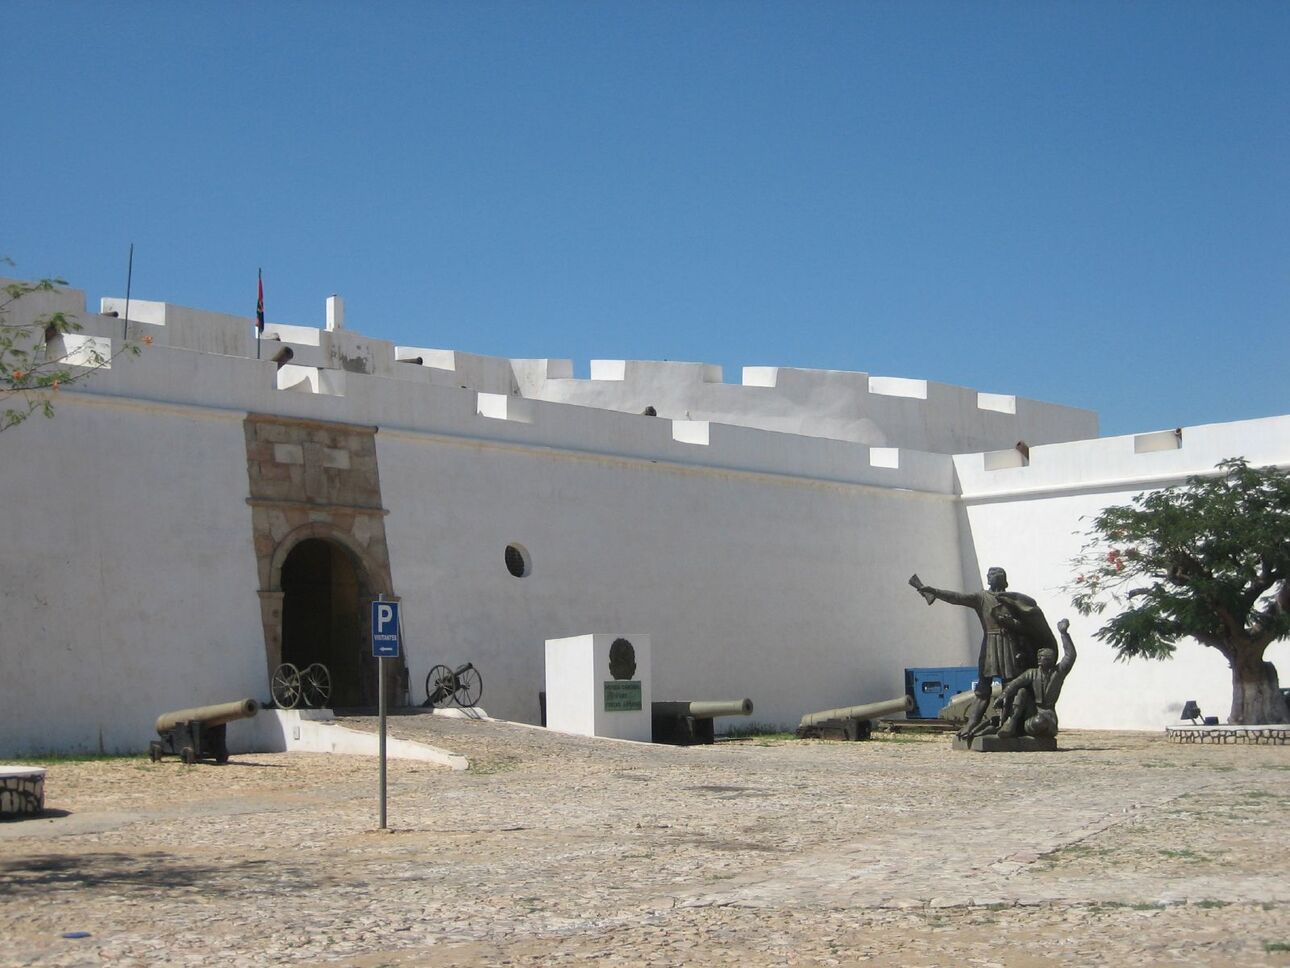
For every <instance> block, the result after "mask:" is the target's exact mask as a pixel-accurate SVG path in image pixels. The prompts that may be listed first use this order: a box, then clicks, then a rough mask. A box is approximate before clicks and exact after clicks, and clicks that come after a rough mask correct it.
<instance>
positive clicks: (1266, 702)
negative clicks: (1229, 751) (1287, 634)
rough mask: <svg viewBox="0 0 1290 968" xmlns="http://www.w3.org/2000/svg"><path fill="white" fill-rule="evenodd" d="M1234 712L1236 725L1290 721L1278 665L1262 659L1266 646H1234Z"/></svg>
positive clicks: (1232, 718) (1232, 719) (1233, 721)
mask: <svg viewBox="0 0 1290 968" xmlns="http://www.w3.org/2000/svg"><path fill="white" fill-rule="evenodd" d="M1230 661H1231V664H1232V715H1231V716H1229V717H1228V720H1227V721H1228V722H1229V723H1231V724H1232V725H1233V726H1256V725H1262V724H1265V723H1286V722H1290V710H1287V708H1286V701H1285V699H1284V698H1283V697H1282V695H1281V688H1280V683H1279V681H1278V678H1277V667H1276V666H1274V665H1273V664H1272V663H1271V662H1264V661H1263V650H1262V649H1259V650H1257V651H1256V650H1254V649H1248V648H1247V649H1240V648H1237V649H1235V650H1233V655H1232V657H1231V659H1230Z"/></svg>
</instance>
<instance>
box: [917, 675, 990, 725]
mask: <svg viewBox="0 0 1290 968" xmlns="http://www.w3.org/2000/svg"><path fill="white" fill-rule="evenodd" d="M975 685H976V666H939V667H936V668H927V669H906V670H905V692H907V693H909V695H911V696H913V697H914V708H913V710H911V711H910V713H909V718H910V719H935V718H936V714H937V713H939V712H940V711H941V710H942V709H944V708H945V707H946V706H947V705H948V704H949V701H950V699H951V698H952V697H954V696H956V695H958V694H959V693H960V692H967V691H968V690H969V689H971V688H972V687H973V686H975Z"/></svg>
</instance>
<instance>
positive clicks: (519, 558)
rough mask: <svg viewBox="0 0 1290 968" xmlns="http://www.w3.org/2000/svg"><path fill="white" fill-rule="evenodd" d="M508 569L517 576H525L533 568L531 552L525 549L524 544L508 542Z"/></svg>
mask: <svg viewBox="0 0 1290 968" xmlns="http://www.w3.org/2000/svg"><path fill="white" fill-rule="evenodd" d="M506 570H507V571H509V572H510V573H511V574H512V575H514V576H515V577H516V578H523V577H524V576H525V575H527V574H528V573H529V572H531V571H532V570H533V565H532V562H531V560H530V559H529V553H528V552H527V551H526V550H525V549H524V546H523V545H517V544H508V545H507V546H506Z"/></svg>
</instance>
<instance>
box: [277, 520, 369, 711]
mask: <svg viewBox="0 0 1290 968" xmlns="http://www.w3.org/2000/svg"><path fill="white" fill-rule="evenodd" d="M365 584H366V583H365V582H364V581H363V576H362V575H361V573H360V572H359V570H358V569H357V568H356V567H355V565H354V561H353V559H352V558H351V557H350V555H349V553H348V552H347V551H346V550H345V549H344V548H343V547H341V546H340V545H338V544H335V543H333V542H331V541H327V540H324V539H322V538H307V539H306V540H304V541H302V542H300V543H299V544H298V545H296V546H295V547H294V548H292V549H291V553H290V554H288V555H287V560H286V561H285V562H283V564H282V595H283V598H282V661H283V662H290V663H292V664H293V665H295V666H296V667H297V668H299V669H302V670H303V669H304V668H305V666H308V665H310V664H312V663H314V662H321V663H322V664H323V665H325V666H326V667H327V669H328V671H329V672H330V673H331V683H332V694H331V703H330V705H331V706H332V707H333V708H339V707H346V706H373V705H375V704H376V699H377V696H376V660H375V659H373V658H372V656H371V650H370V649H368V650H367V653H368V654H367V655H364V654H363V653H364V648H363V644H364V637H363V629H364V626H363V618H364V615H363V602H364V600H365V598H370V597H371V595H370V592H369V591H368V589H367V588H365V587H364V586H365Z"/></svg>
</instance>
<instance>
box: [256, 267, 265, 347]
mask: <svg viewBox="0 0 1290 968" xmlns="http://www.w3.org/2000/svg"><path fill="white" fill-rule="evenodd" d="M255 280H256V285H257V295H256V302H255V358H256V359H257V360H258V359H259V358H260V336H261V334H263V333H264V270H263V269H256V270H255Z"/></svg>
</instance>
